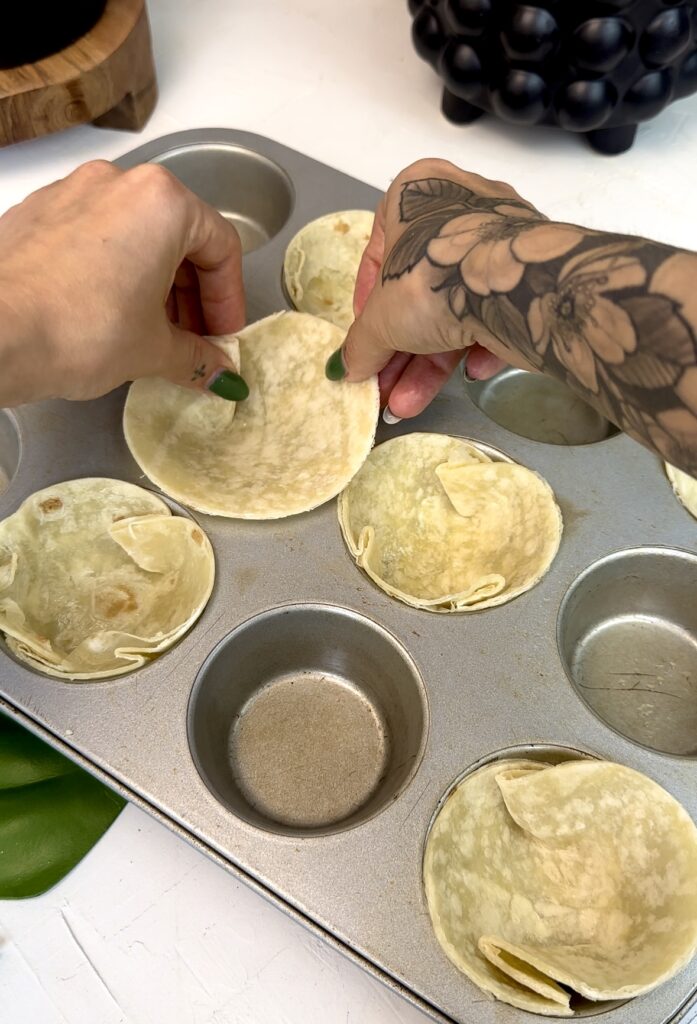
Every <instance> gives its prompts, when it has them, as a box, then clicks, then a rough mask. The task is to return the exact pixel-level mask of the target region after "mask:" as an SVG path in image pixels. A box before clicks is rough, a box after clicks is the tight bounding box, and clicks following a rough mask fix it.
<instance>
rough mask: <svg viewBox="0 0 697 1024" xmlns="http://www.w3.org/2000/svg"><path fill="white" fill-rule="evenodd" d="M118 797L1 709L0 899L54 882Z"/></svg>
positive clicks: (105, 821)
mask: <svg viewBox="0 0 697 1024" xmlns="http://www.w3.org/2000/svg"><path fill="white" fill-rule="evenodd" d="M124 802H125V801H124V800H122V799H121V797H119V796H117V795H116V793H112V792H111V790H109V789H107V788H106V786H103V785H102V783H101V782H97V780H96V779H95V778H93V777H92V776H91V775H89V774H88V773H87V772H85V771H83V769H82V768H78V767H77V765H75V764H73V763H72V761H69V760H68V759H67V758H65V757H63V756H62V755H61V754H58V753H57V752H56V751H55V750H53V749H52V748H51V747H49V746H47V745H46V744H45V743H42V741H41V740H39V739H37V738H36V736H33V735H32V734H31V733H30V732H27V730H26V729H23V728H21V726H19V725H16V724H15V723H14V722H12V721H10V719H9V718H6V717H4V716H2V715H0V899H18V898H22V897H26V896H38V895H39V894H40V893H42V892H46V890H47V889H50V888H51V887H52V886H54V885H55V884H56V882H60V880H61V879H62V878H64V877H65V875H67V874H68V872H69V871H71V870H72V869H73V868H74V867H75V865H76V864H77V863H78V862H79V861H81V860H82V858H83V857H84V856H85V854H86V853H87V852H88V850H90V849H91V848H92V847H93V846H94V844H95V843H96V842H97V840H98V839H99V838H100V836H101V835H103V833H104V832H106V830H107V829H108V828H109V826H110V825H111V823H112V822H113V821H114V819H115V818H116V817H117V815H118V814H119V812H120V811H121V808H122V807H123V806H124Z"/></svg>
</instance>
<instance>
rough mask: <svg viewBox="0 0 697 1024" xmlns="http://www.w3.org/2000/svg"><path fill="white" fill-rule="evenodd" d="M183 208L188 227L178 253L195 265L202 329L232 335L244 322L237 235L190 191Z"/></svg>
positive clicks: (232, 228) (240, 255)
mask: <svg viewBox="0 0 697 1024" xmlns="http://www.w3.org/2000/svg"><path fill="white" fill-rule="evenodd" d="M185 211H186V218H187V222H188V224H187V227H188V230H187V233H186V237H185V251H184V253H183V254H182V256H183V257H186V258H187V259H189V260H190V261H191V263H192V264H193V266H194V267H195V268H196V274H197V276H198V283H199V289H200V292H201V309H202V311H203V318H204V321H205V324H206V329H207V331H208V333H209V334H233V333H235V332H236V331H239V330H241V328H242V327H244V324H245V301H244V283H243V280H242V245H241V243H240V236H239V235H238V234H237V231H236V230H235V228H234V227H233V226H232V224H231V223H230V222H229V221H227V220H226V219H225V218H224V217H223V216H221V214H219V213H218V212H217V210H214V209H213V207H212V206H208V204H207V203H204V202H203V200H201V199H199V198H198V196H196V195H194V194H193V192H188V193H187V201H186V206H185Z"/></svg>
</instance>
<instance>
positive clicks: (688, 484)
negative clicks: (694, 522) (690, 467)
mask: <svg viewBox="0 0 697 1024" xmlns="http://www.w3.org/2000/svg"><path fill="white" fill-rule="evenodd" d="M666 473H667V474H668V479H669V480H670V482H671V484H672V485H673V490H674V491H675V493H676V494H677V496H678V498H679V500H680V501H681V502H682V504H683V505H684V506H685V508H686V509H687V511H688V512H690V513H691V514H692V515H693V516H694V517H695V519H697V478H695V477H693V476H690V475H689V474H688V473H683V471H682V470H681V469H677V468H676V467H675V466H671V465H670V463H669V462H666Z"/></svg>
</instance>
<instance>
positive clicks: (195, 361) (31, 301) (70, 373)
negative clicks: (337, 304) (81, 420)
mask: <svg viewBox="0 0 697 1024" xmlns="http://www.w3.org/2000/svg"><path fill="white" fill-rule="evenodd" d="M243 324H244V291H243V287H242V255H241V249H240V242H239V239H238V237H237V232H236V231H235V229H234V228H233V227H232V225H231V224H229V223H228V222H227V221H226V220H225V219H224V218H223V217H221V216H220V214H219V213H217V212H216V211H215V210H213V209H212V208H211V207H210V206H207V205H206V203H204V202H202V201H201V200H200V199H199V198H198V197H197V196H195V195H194V194H193V193H192V192H189V191H188V190H187V189H185V188H184V186H183V185H182V184H180V182H178V181H177V179H176V178H174V177H173V176H172V175H171V174H170V173H169V172H168V171H166V170H165V169H164V168H163V167H161V166H159V165H158V164H145V165H143V166H141V167H136V168H134V169H133V170H130V171H121V170H119V169H118V168H117V167H115V166H114V165H113V164H110V163H107V162H106V161H103V160H99V161H93V162H91V163H88V164H84V165H83V166H82V167H78V168H77V170H75V171H73V173H72V174H69V175H68V177H66V178H64V179H63V180H62V181H58V182H55V183H54V184H53V185H49V186H48V187H47V188H43V189H40V190H39V191H38V192H34V193H33V194H32V195H30V196H29V197H28V198H27V199H25V200H24V202H23V203H21V204H20V205H19V206H15V207H13V208H12V209H10V210H8V211H7V213H5V214H4V215H3V216H2V217H0V356H1V357H2V368H3V369H2V374H1V375H0V407H2V406H17V405H21V404H22V403H24V402H34V401H39V400H41V399H44V398H53V397H58V398H71V399H85V398H95V397H97V396H99V395H103V394H106V392H107V391H111V390H112V388H115V387H117V386H118V385H120V384H123V383H124V382H125V381H129V380H135V379H136V378H139V377H148V376H152V375H153V374H158V375H161V376H164V377H167V378H169V379H170V380H174V381H177V382H178V383H179V384H183V385H185V386H188V387H192V388H197V389H199V390H202V389H205V388H208V389H209V390H212V391H214V393H215V394H219V395H220V396H221V397H223V398H231V399H233V400H240V399H243V398H244V397H245V396H246V393H247V389H246V386H245V383H244V381H243V380H241V379H240V377H239V375H236V374H234V373H233V371H232V367H230V365H229V364H228V363H227V360H226V359H225V357H224V356H223V355H222V354H221V352H220V350H219V349H216V348H215V347H214V346H213V345H211V344H210V342H208V341H206V340H205V339H204V338H203V337H202V335H204V334H216V335H217V334H226V333H229V332H231V331H237V330H239V329H240V328H241V327H242V325H243Z"/></svg>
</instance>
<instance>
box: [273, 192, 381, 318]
mask: <svg viewBox="0 0 697 1024" xmlns="http://www.w3.org/2000/svg"><path fill="white" fill-rule="evenodd" d="M373 219H374V214H373V213H371V212H370V211H369V210H344V211H343V212H341V213H329V214H327V215H326V216H324V217H319V218H318V219H317V220H313V221H311V222H310V223H309V224H306V225H305V227H304V228H302V229H301V230H300V231H299V232H298V233H297V235H295V237H294V238H293V239H292V240H291V242H290V244H289V246H288V248H287V249H286V255H285V260H284V262H283V281H284V284H285V287H286V292H287V293H288V298H289V299H290V301H291V302H292V303H293V305H294V306H295V308H296V309H299V310H302V311H303V312H305V313H313V314H314V315H315V316H321V317H323V318H324V319H325V320H329V321H330V322H331V323H333V324H336V325H337V327H341V328H342V329H343V330H348V328H349V327H350V326H351V323H352V322H353V291H354V288H355V285H356V275H357V274H358V265H359V263H360V262H361V256H362V255H363V251H364V249H365V247H366V245H367V244H368V240H369V238H370V233H371V231H372V230H373Z"/></svg>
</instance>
